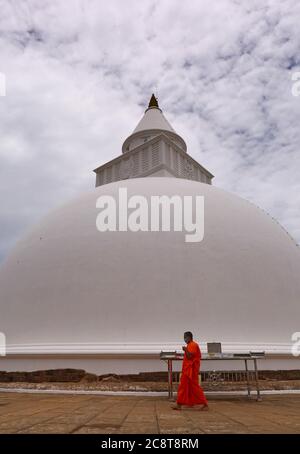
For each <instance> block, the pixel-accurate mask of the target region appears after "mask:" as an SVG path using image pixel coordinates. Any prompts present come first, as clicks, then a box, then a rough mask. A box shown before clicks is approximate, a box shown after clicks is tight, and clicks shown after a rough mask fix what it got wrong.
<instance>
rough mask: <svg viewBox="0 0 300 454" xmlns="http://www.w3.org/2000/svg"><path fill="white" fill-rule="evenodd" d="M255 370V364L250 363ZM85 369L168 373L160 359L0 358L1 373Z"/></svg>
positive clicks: (296, 361) (274, 366) (291, 363)
mask: <svg viewBox="0 0 300 454" xmlns="http://www.w3.org/2000/svg"><path fill="white" fill-rule="evenodd" d="M248 364H249V368H252V365H253V361H249V362H248ZM181 365H182V362H181V361H174V362H173V370H174V371H179V370H180V369H181ZM244 367H245V366H244V361H236V360H235V361H231V360H226V361H213V360H209V361H202V363H201V370H203V371H205V370H244ZM67 368H72V369H84V370H85V371H86V372H90V373H95V374H98V375H102V374H108V373H115V374H135V373H139V372H159V371H166V370H167V364H166V363H165V362H163V361H161V360H159V359H145V358H142V359H137V358H133V359H130V358H129V359H128V358H118V359H116V358H6V357H3V358H1V357H0V371H7V372H12V371H18V372H20V371H27V372H30V371H35V370H46V369H67ZM258 368H259V369H260V370H291V369H299V370H300V358H288V359H278V358H274V359H272V358H268V359H262V360H258Z"/></svg>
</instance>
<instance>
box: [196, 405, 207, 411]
mask: <svg viewBox="0 0 300 454" xmlns="http://www.w3.org/2000/svg"><path fill="white" fill-rule="evenodd" d="M197 410H198V411H208V405H199V406H198V405H197Z"/></svg>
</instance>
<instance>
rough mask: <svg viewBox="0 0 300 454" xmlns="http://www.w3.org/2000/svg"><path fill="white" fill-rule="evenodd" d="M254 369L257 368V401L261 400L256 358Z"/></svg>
mask: <svg viewBox="0 0 300 454" xmlns="http://www.w3.org/2000/svg"><path fill="white" fill-rule="evenodd" d="M254 369H255V382H256V392H257V398H256V400H257V401H261V400H262V398H261V395H260V389H259V380H258V370H257V360H256V358H254Z"/></svg>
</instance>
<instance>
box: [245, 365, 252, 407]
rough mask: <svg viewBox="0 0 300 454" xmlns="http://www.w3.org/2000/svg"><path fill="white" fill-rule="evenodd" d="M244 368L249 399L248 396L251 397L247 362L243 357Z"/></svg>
mask: <svg viewBox="0 0 300 454" xmlns="http://www.w3.org/2000/svg"><path fill="white" fill-rule="evenodd" d="M245 369H246V376H247V394H248V399H250V397H251V392H250V380H249V370H248V362H247V360H246V359H245Z"/></svg>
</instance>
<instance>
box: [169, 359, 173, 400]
mask: <svg viewBox="0 0 300 454" xmlns="http://www.w3.org/2000/svg"><path fill="white" fill-rule="evenodd" d="M168 391H169V399H170V400H172V399H173V370H172V360H171V359H168Z"/></svg>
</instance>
